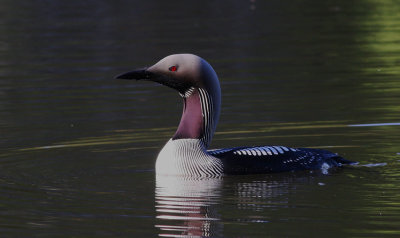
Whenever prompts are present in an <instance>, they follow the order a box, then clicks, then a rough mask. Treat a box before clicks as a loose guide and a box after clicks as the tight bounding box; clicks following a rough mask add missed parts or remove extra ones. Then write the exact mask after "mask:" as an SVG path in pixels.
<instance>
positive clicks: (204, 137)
mask: <svg viewBox="0 0 400 238" xmlns="http://www.w3.org/2000/svg"><path fill="white" fill-rule="evenodd" d="M182 97H183V113H182V117H181V121H180V123H179V126H178V129H177V131H176V132H175V135H174V136H173V137H172V139H173V140H176V139H199V140H201V141H202V142H203V144H204V146H205V148H207V147H208V145H209V144H210V142H211V139H212V136H213V134H214V130H215V127H216V123H217V120H218V117H219V103H218V104H215V102H214V100H213V97H212V95H210V94H209V93H208V92H207V91H206V90H204V89H201V88H191V89H189V90H188V91H187V92H186V93H185V95H182ZM218 99H219V98H218ZM218 102H219V100H218ZM216 107H218V108H216Z"/></svg>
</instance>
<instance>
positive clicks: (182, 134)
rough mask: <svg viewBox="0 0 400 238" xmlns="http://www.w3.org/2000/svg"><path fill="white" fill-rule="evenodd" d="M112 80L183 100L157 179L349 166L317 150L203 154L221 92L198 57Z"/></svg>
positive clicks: (179, 57)
mask: <svg viewBox="0 0 400 238" xmlns="http://www.w3.org/2000/svg"><path fill="white" fill-rule="evenodd" d="M116 78H117V79H130V80H132V79H136V80H145V81H153V82H157V83H159V84H162V85H165V86H168V87H170V88H173V89H175V90H177V91H178V92H179V94H180V96H181V97H182V98H183V113H182V117H181V120H180V123H179V126H178V129H177V130H176V132H175V135H174V136H173V137H172V138H171V139H169V141H168V142H167V143H166V144H165V146H164V147H163V148H162V150H161V151H160V152H159V154H158V157H157V160H156V175H173V176H185V177H219V176H223V175H229V174H260V173H273V172H285V171H297V170H327V169H329V168H332V167H340V166H342V165H344V164H353V162H352V161H349V160H346V159H344V158H342V157H340V156H338V155H337V154H335V153H332V152H329V151H326V150H321V149H309V148H289V147H285V146H252V147H235V148H226V149H215V150H207V149H208V146H209V144H210V142H211V140H212V137H213V135H214V131H215V129H216V126H217V123H218V119H219V114H220V106H221V89H220V84H219V80H218V76H217V74H216V72H215V71H214V69H213V68H212V67H211V65H210V64H209V63H208V62H207V61H205V60H204V59H202V58H201V57H199V56H196V55H193V54H174V55H169V56H167V57H165V58H163V59H161V60H160V61H159V62H157V63H156V64H154V65H153V66H150V67H147V68H141V69H137V70H134V71H131V72H127V73H124V74H121V75H118V76H117V77H116Z"/></svg>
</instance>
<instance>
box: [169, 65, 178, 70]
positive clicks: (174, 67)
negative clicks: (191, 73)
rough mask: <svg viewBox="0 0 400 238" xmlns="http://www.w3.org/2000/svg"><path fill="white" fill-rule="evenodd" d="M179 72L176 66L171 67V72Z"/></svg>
mask: <svg viewBox="0 0 400 238" xmlns="http://www.w3.org/2000/svg"><path fill="white" fill-rule="evenodd" d="M177 70H178V67H176V66H175V65H174V66H171V67H169V71H172V72H175V71H177Z"/></svg>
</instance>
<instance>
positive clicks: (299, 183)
mask: <svg viewBox="0 0 400 238" xmlns="http://www.w3.org/2000/svg"><path fill="white" fill-rule="evenodd" d="M338 172H340V171H338V169H335V170H332V171H330V172H329V175H332V174H335V173H338ZM326 176H327V174H324V173H322V172H319V171H300V172H296V173H283V174H270V175H250V176H226V177H221V178H185V177H172V176H170V177H169V176H156V188H155V203H156V205H155V208H156V213H157V215H156V218H157V220H156V225H155V227H157V228H158V229H159V236H161V237H223V234H225V233H224V227H226V226H230V225H236V226H237V225H239V226H241V225H243V224H251V223H254V224H264V223H270V222H273V223H275V222H277V220H276V217H274V215H273V213H274V211H276V210H280V209H291V208H294V207H295V206H298V205H294V204H292V201H291V197H292V196H301V197H303V196H307V193H308V192H307V191H306V190H304V191H302V189H304V188H302V187H303V186H304V185H306V184H307V185H312V184H314V185H315V186H317V187H320V186H325V185H326V184H325V183H324V182H321V181H324V177H326ZM318 181H320V182H318ZM297 193H299V194H297ZM296 194H297V195H296ZM227 204H228V205H227ZM310 205H311V204H308V205H305V206H310ZM300 206H301V205H300ZM311 206H312V205H311ZM226 207H229V209H228V211H227V209H226ZM224 210H225V211H224ZM246 210H247V211H249V213H252V215H249V216H243V214H245V213H246V212H243V211H246ZM257 213H258V215H256V214H257ZM283 219H284V220H290V219H291V216H288V217H284V218H283ZM250 233H251V232H250V231H249V232H247V234H250ZM236 235H237V234H236Z"/></svg>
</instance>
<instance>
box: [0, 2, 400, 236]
mask: <svg viewBox="0 0 400 238" xmlns="http://www.w3.org/2000/svg"><path fill="white" fill-rule="evenodd" d="M399 11H400V9H399V6H398V4H396V2H395V1H389V0H387V1H363V2H359V3H358V2H349V1H327V2H326V1H324V2H315V1H294V2H293V1H292V2H291V3H290V4H288V3H282V2H280V1H268V2H263V1H234V2H232V1H226V2H213V1H206V2H204V1H202V2H198V3H190V4H189V3H183V2H182V1H152V2H143V1H140V2H139V1H131V2H129V3H127V2H122V1H89V0H88V1H80V2H76V3H71V2H65V1H42V0H38V1H28V2H18V1H11V0H4V1H3V2H2V4H1V7H0V14H1V15H2V18H1V19H0V194H1V195H0V231H1V234H2V235H4V236H6V237H30V236H33V235H36V236H42V237H54V236H61V237H62V236H65V237H71V236H75V237H102V236H112V237H115V236H135V237H154V236H158V235H161V236H169V235H172V236H178V235H183V236H185V235H187V236H190V235H192V236H203V237H265V236H271V237H282V236H289V237H296V236H299V237H310V236H315V237H317V236H318V237H321V236H323V237H347V236H351V237H368V236H371V237H377V236H385V237H386V236H387V237H398V236H399V235H400V229H399V226H398V224H400V215H399V214H400V196H399V193H398V191H400V182H399V179H398V178H399V176H400V164H399V163H400V154H399V153H400V145H399V141H400V138H399V137H400V136H399V135H400V126H399V123H400V119H399V118H400V106H399V105H400V104H399V95H400V82H399V75H400V67H399V66H398V65H399V62H400V61H399V59H400V44H399V40H400V32H399V30H400V24H399V22H400V19H399V15H398V12H399ZM179 52H190V53H195V54H197V55H200V56H202V57H203V58H205V59H206V60H207V61H209V62H210V63H211V64H212V65H213V67H214V68H215V70H216V71H217V73H218V75H219V78H220V81H221V88H222V110H221V118H220V124H219V126H218V129H217V133H216V135H215V137H214V141H213V143H212V147H213V148H222V147H230V146H244V145H249V146H251V145H284V146H292V147H313V148H324V149H329V150H331V151H334V152H337V153H339V154H341V155H343V156H344V157H346V158H348V159H350V160H354V161H359V162H360V165H361V166H359V167H353V168H345V169H342V170H336V171H330V172H329V174H328V175H325V174H322V173H320V172H316V171H312V172H310V171H307V172H299V173H282V174H268V175H252V176H230V177H225V178H223V179H218V180H215V179H208V180H207V179H206V180H182V179H175V180H174V179H172V178H169V179H165V178H161V179H160V178H156V177H155V174H154V162H155V159H156V156H157V153H158V151H159V150H160V148H162V146H163V145H164V143H165V142H166V141H167V140H168V139H169V137H170V136H171V135H172V134H173V133H174V130H175V129H176V126H177V124H178V122H179V117H180V113H181V110H182V109H181V101H180V98H179V97H178V95H177V93H176V92H173V91H172V90H170V89H167V88H164V87H162V86H159V85H155V84H151V83H146V82H128V81H117V80H113V77H114V75H117V74H119V73H122V72H125V71H128V70H131V69H134V68H137V67H143V66H146V65H150V64H153V63H155V62H156V61H158V60H159V59H161V58H162V57H164V56H166V55H168V54H172V53H179Z"/></svg>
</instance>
